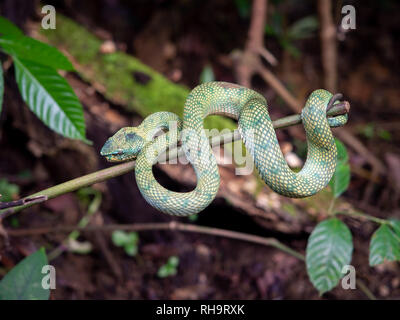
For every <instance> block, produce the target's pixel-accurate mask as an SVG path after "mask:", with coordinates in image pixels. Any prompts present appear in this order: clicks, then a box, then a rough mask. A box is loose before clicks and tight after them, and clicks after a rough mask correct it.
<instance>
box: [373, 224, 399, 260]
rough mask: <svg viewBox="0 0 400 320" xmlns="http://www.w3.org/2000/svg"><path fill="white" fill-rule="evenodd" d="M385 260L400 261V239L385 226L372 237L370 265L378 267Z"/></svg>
mask: <svg viewBox="0 0 400 320" xmlns="http://www.w3.org/2000/svg"><path fill="white" fill-rule="evenodd" d="M385 260H386V261H396V260H399V261H400V237H399V236H398V235H397V234H396V233H395V232H394V231H393V230H392V229H391V228H390V227H389V226H388V225H385V224H384V225H381V226H380V227H379V228H378V230H376V231H375V233H374V234H373V235H372V238H371V243H370V245H369V265H370V266H376V265H378V264H381V263H383V262H384V261H385Z"/></svg>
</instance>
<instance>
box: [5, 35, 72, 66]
mask: <svg viewBox="0 0 400 320" xmlns="http://www.w3.org/2000/svg"><path fill="white" fill-rule="evenodd" d="M0 46H1V47H2V49H3V51H4V52H6V53H8V54H9V55H11V56H16V57H18V58H20V59H25V60H30V61H33V62H36V63H39V64H41V65H44V66H48V67H50V68H52V69H55V70H69V71H71V70H74V67H73V66H72V64H71V62H69V60H68V59H67V58H66V57H65V56H64V55H63V54H62V53H61V52H60V51H58V49H56V48H54V47H52V46H49V45H48V44H46V43H43V42H40V41H37V40H35V39H32V38H29V37H25V36H15V35H5V36H2V37H0Z"/></svg>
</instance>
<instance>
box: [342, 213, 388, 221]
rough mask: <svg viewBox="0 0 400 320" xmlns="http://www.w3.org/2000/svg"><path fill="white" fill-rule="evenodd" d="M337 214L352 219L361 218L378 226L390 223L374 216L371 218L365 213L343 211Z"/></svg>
mask: <svg viewBox="0 0 400 320" xmlns="http://www.w3.org/2000/svg"><path fill="white" fill-rule="evenodd" d="M336 214H341V215H345V216H350V217H358V218H361V219H364V220H369V221H373V222H375V223H378V224H389V223H390V222H389V221H388V220H385V219H380V218H377V217H374V216H370V215H369V214H365V213H362V212H357V211H341V212H336Z"/></svg>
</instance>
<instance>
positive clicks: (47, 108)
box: [0, 17, 90, 143]
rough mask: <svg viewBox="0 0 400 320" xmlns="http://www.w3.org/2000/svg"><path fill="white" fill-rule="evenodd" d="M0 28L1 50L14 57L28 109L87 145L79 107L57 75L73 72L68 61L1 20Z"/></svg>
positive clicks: (57, 52) (63, 80) (53, 128)
mask: <svg viewBox="0 0 400 320" xmlns="http://www.w3.org/2000/svg"><path fill="white" fill-rule="evenodd" d="M1 26H3V27H4V29H2V36H1V37H0V49H1V50H2V51H3V52H5V53H7V54H9V55H11V56H12V58H13V61H14V67H15V77H16V81H17V84H18V88H19V90H20V92H21V95H22V98H23V99H24V101H25V102H26V103H27V105H28V106H29V108H30V109H31V110H32V111H33V112H34V113H35V114H36V115H37V116H38V117H39V119H41V120H42V121H43V122H44V123H45V124H46V125H47V126H48V127H49V128H50V129H52V130H54V131H55V132H57V133H59V134H61V135H63V136H65V137H68V138H72V139H80V140H82V141H84V142H86V143H90V142H89V141H88V140H87V139H86V133H85V130H86V129H85V119H84V116H83V108H82V105H81V104H80V102H79V100H78V98H77V97H76V95H75V93H74V91H73V90H72V88H71V87H70V85H69V84H68V82H67V81H66V80H65V79H64V78H63V77H61V76H60V75H59V74H58V72H57V70H60V69H61V70H73V69H74V68H73V66H72V64H71V63H70V62H69V60H68V59H67V58H66V57H65V56H64V55H63V54H62V53H61V52H60V51H58V50H57V49H56V48H54V47H52V46H50V45H48V44H45V43H42V42H40V41H37V40H35V39H32V38H29V37H26V36H24V35H23V34H22V31H21V30H19V29H18V28H17V27H16V26H14V25H13V24H12V23H11V22H10V21H8V20H7V19H5V18H3V17H0V27H1ZM1 83H2V81H1ZM2 87H3V86H2V85H0V90H1V89H2ZM0 108H1V106H0ZM0 110H1V109H0Z"/></svg>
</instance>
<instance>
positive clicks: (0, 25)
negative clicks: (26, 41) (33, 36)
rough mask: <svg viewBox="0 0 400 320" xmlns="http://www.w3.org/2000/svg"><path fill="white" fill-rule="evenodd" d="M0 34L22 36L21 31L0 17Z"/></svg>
mask: <svg viewBox="0 0 400 320" xmlns="http://www.w3.org/2000/svg"><path fill="white" fill-rule="evenodd" d="M0 34H3V35H8V34H11V35H15V36H23V35H24V34H23V33H22V30H21V29H20V28H18V27H17V26H16V25H15V24H13V23H12V22H11V21H10V20H8V19H6V18H4V17H2V16H0Z"/></svg>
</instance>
